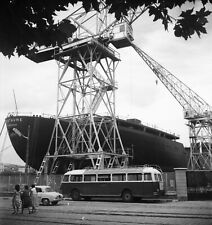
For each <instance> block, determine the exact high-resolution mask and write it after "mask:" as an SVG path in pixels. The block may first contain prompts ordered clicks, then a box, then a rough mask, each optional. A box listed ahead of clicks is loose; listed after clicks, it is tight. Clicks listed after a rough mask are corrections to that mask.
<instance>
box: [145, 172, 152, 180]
mask: <svg viewBox="0 0 212 225" xmlns="http://www.w3.org/2000/svg"><path fill="white" fill-rule="evenodd" d="M144 180H152V175H151V173H144Z"/></svg>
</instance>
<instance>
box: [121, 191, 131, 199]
mask: <svg viewBox="0 0 212 225" xmlns="http://www.w3.org/2000/svg"><path fill="white" fill-rule="evenodd" d="M121 197H122V200H123V201H124V202H131V201H132V199H133V196H132V193H131V191H130V190H125V191H123V193H122V196H121Z"/></svg>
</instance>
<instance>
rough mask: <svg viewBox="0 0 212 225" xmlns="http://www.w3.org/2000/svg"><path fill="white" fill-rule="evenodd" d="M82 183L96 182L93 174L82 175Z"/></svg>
mask: <svg viewBox="0 0 212 225" xmlns="http://www.w3.org/2000/svg"><path fill="white" fill-rule="evenodd" d="M84 181H96V175H95V174H89V175H84Z"/></svg>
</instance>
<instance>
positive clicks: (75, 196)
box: [71, 189, 80, 201]
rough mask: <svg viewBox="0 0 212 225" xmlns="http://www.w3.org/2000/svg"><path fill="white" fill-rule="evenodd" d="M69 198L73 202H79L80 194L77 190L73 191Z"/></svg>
mask: <svg viewBox="0 0 212 225" xmlns="http://www.w3.org/2000/svg"><path fill="white" fill-rule="evenodd" d="M71 198H72V200H73V201H79V200H80V192H79V191H78V190H77V189H74V190H73V191H72V193H71Z"/></svg>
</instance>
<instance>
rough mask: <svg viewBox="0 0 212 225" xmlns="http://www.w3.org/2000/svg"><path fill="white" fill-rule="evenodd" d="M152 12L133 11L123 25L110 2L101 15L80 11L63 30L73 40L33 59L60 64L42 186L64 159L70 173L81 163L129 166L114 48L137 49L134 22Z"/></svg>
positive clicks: (102, 6)
mask: <svg viewBox="0 0 212 225" xmlns="http://www.w3.org/2000/svg"><path fill="white" fill-rule="evenodd" d="M146 9H147V8H145V7H143V8H138V9H137V10H136V11H133V10H132V11H130V13H129V16H128V17H123V18H122V19H121V20H120V21H117V20H116V19H115V18H110V17H111V15H110V14H109V13H108V10H109V9H108V7H107V6H106V4H105V3H104V1H100V11H99V12H97V11H95V10H90V11H89V12H88V13H86V12H85V10H84V8H83V7H79V8H77V9H76V10H75V11H74V12H72V13H71V14H70V15H69V16H68V17H67V18H65V19H64V20H63V21H62V22H61V23H60V25H59V28H60V29H61V31H63V32H65V33H67V34H68V35H69V39H68V42H67V43H64V44H63V45H61V46H56V47H48V48H46V47H44V48H38V52H37V53H33V54H31V55H28V58H29V59H31V60H32V61H34V62H36V63H41V62H45V61H48V60H56V62H57V65H58V85H57V112H56V118H55V126H54V129H53V132H52V137H51V141H50V143H49V147H48V150H47V154H46V156H45V157H44V159H43V162H42V163H41V166H40V169H39V171H38V176H37V180H36V181H38V179H39V176H40V174H41V173H42V172H43V171H44V169H45V168H49V167H50V170H49V173H55V172H56V171H57V169H58V166H59V164H60V165H61V163H59V162H60V158H66V159H67V158H68V159H69V161H70V163H69V165H68V167H67V169H68V170H69V169H73V168H75V167H76V162H77V160H80V161H81V162H82V161H83V160H87V161H90V162H91V165H92V166H93V168H96V169H99V168H108V167H113V166H122V167H124V166H126V165H127V164H128V160H129V152H128V151H127V149H124V146H123V144H122V140H121V137H120V134H119V131H118V128H117V122H116V111H115V109H116V106H115V104H116V102H115V91H116V89H117V83H116V79H115V74H116V73H115V70H116V68H117V65H118V63H119V61H120V57H119V54H118V52H116V51H115V50H114V48H113V46H115V47H116V48H122V47H127V46H130V45H131V41H132V40H133V36H132V27H131V23H132V22H133V21H134V20H136V19H137V18H138V17H139V16H140V15H141V14H142V13H144V12H145V11H146ZM111 44H112V45H113V46H111ZM109 45H110V46H109ZM52 146H53V147H54V149H55V150H54V152H50V149H51V147H52ZM49 163H50V166H49V165H48V164H49Z"/></svg>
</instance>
